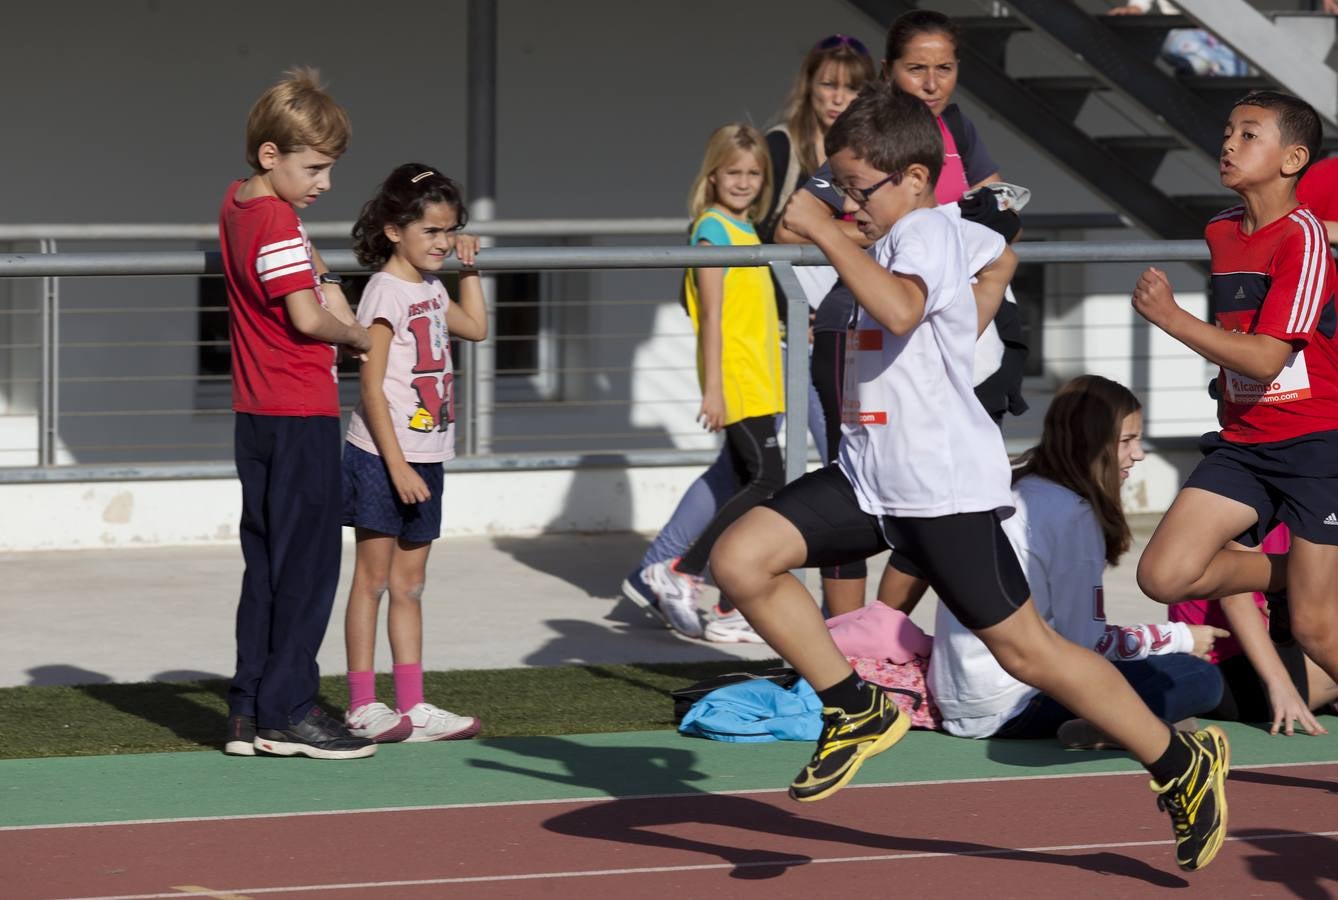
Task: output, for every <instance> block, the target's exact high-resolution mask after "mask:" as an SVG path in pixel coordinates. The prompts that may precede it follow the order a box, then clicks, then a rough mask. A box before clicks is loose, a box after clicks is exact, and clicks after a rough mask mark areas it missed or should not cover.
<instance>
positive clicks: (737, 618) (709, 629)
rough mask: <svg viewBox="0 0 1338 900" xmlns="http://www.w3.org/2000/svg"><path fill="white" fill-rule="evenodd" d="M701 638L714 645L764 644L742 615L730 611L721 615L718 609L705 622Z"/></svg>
mask: <svg viewBox="0 0 1338 900" xmlns="http://www.w3.org/2000/svg"><path fill="white" fill-rule="evenodd" d="M702 637H704V638H706V639H707V640H708V641H711V642H712V643H716V644H765V643H766V641H764V640H762V636H761V635H760V634H758V633H757V632H756V631H754V630H753V626H751V625H749V624H748V620H747V619H745V618H744V617H743V613H741V612H739V611H738V610H737V609H732V610H730V611H729V612H727V613H721V612H720V610H719V608H716V609H715V610H713V611H712V614H711V617H710V618H709V619H708V620H707V622H706V628H705V630H704V631H703V632H702Z"/></svg>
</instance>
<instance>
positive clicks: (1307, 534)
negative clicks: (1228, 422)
mask: <svg viewBox="0 0 1338 900" xmlns="http://www.w3.org/2000/svg"><path fill="white" fill-rule="evenodd" d="M1199 449H1200V450H1202V451H1203V459H1202V460H1200V461H1199V464H1198V465H1197V466H1195V467H1194V471H1193V472H1191V473H1190V475H1189V478H1188V480H1186V481H1185V487H1187V488H1191V487H1192V488H1199V489H1201V490H1205V491H1209V492H1211V493H1214V494H1217V495H1218V496H1221V497H1228V498H1230V499H1232V500H1235V501H1237V502H1238V503H1244V504H1245V505H1246V506H1249V507H1252V508H1253V509H1254V511H1255V512H1256V513H1257V514H1258V516H1259V521H1257V522H1256V523H1255V524H1254V525H1252V526H1251V527H1250V528H1248V529H1246V530H1245V531H1244V532H1242V533H1241V534H1240V535H1239V536H1237V537H1236V541H1237V542H1239V543H1241V544H1244V545H1245V546H1246V547H1257V546H1258V545H1259V542H1260V541H1261V540H1263V537H1264V535H1266V534H1268V533H1269V532H1270V531H1272V530H1273V528H1274V527H1275V526H1276V525H1277V523H1279V522H1285V523H1286V524H1287V527H1288V528H1290V529H1291V530H1292V534H1295V535H1297V536H1298V537H1301V538H1303V539H1304V540H1307V541H1310V543H1312V544H1329V545H1334V544H1338V431H1317V432H1315V433H1314V434H1306V435H1302V436H1301V437H1297V438H1292V439H1291V440H1287V441H1271V442H1268V443H1262V444H1235V443H1232V442H1231V441H1228V440H1224V439H1223V438H1222V436H1221V435H1220V434H1218V433H1217V432H1215V431H1212V432H1209V433H1208V434H1205V435H1204V436H1203V437H1202V438H1201V439H1200V440H1199Z"/></svg>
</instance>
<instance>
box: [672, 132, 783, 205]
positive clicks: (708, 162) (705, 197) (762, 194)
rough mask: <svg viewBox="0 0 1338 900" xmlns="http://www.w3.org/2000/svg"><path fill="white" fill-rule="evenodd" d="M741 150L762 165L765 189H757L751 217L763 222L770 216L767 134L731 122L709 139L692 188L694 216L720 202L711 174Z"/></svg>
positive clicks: (689, 193) (769, 166)
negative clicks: (717, 199)
mask: <svg viewBox="0 0 1338 900" xmlns="http://www.w3.org/2000/svg"><path fill="white" fill-rule="evenodd" d="M740 151H742V152H744V153H751V154H752V155H753V158H754V159H756V160H757V164H758V165H759V166H760V167H761V169H762V190H760V191H758V192H757V199H756V200H754V201H753V204H752V206H750V207H748V218H749V219H751V220H752V221H754V222H760V221H762V218H763V217H764V216H766V214H767V210H768V209H769V208H770V207H771V154H770V153H768V152H767V142H766V138H764V137H762V132H760V131H758V130H757V129H756V128H754V127H753V126H751V125H744V124H743V123H742V122H731V123H730V124H728V125H721V126H720V127H719V128H717V129H716V130H715V131H713V132H712V133H711V138H710V140H708V141H707V142H706V155H705V156H704V157H703V158H702V165H701V168H700V169H699V170H698V171H697V177H696V178H695V179H694V180H693V182H692V190H691V191H689V192H688V212H689V214H690V215H691V216H692V218H693V219H694V220H696V218H697V217H698V216H700V215H701V214H702V213H704V212H705V211H706V207H708V206H710V205H711V204H712V203H715V202H716V195H715V185H714V184H712V183H711V176H712V175H713V174H715V172H716V170H717V169H721V168H724V167H725V166H726V165H728V164H729V161H730V160H731V159H733V158H734V155H735V154H736V153H739V152H740Z"/></svg>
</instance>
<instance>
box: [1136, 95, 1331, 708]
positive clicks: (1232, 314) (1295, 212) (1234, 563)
mask: <svg viewBox="0 0 1338 900" xmlns="http://www.w3.org/2000/svg"><path fill="white" fill-rule="evenodd" d="M1319 141H1320V122H1319V117H1318V116H1317V115H1316V114H1315V111H1314V109H1312V108H1311V107H1310V106H1309V104H1307V103H1305V102H1304V101H1301V100H1298V99H1297V98H1295V97H1291V96H1288V95H1286V94H1281V93H1278V92H1275V91H1254V92H1252V93H1250V94H1247V95H1246V96H1244V97H1242V98H1241V99H1240V100H1239V101H1237V103H1236V106H1235V108H1234V109H1232V111H1231V118H1230V120H1229V121H1228V123H1227V127H1226V134H1225V137H1224V138H1223V141H1222V152H1221V162H1220V171H1221V180H1222V184H1224V185H1225V186H1227V187H1229V188H1231V189H1232V190H1233V191H1235V192H1236V193H1238V194H1240V196H1241V199H1242V200H1243V201H1244V203H1243V205H1241V206H1238V207H1235V208H1233V209H1229V210H1227V211H1225V212H1223V213H1220V214H1219V215H1217V216H1216V217H1215V218H1213V220H1212V221H1211V222H1209V224H1208V227H1207V229H1206V230H1205V237H1206V239H1207V241H1208V247H1209V249H1210V250H1211V251H1212V288H1211V290H1212V294H1211V297H1212V300H1211V308H1212V314H1213V318H1214V320H1215V323H1207V322H1203V321H1201V320H1199V319H1198V318H1196V317H1194V316H1193V315H1191V314H1190V313H1188V312H1186V311H1185V310H1183V309H1181V308H1180V307H1179V306H1177V305H1176V302H1175V297H1174V296H1173V295H1172V293H1171V286H1170V283H1169V282H1168V281H1167V279H1166V275H1165V273H1163V272H1161V271H1160V270H1158V269H1148V270H1147V271H1146V272H1144V273H1143V275H1142V277H1141V278H1139V281H1138V286H1137V287H1136V288H1135V290H1134V296H1133V305H1134V309H1136V310H1137V311H1138V312H1139V313H1140V314H1141V315H1142V316H1143V317H1144V318H1146V319H1147V320H1148V321H1149V322H1151V323H1152V324H1154V325H1156V326H1157V327H1158V328H1160V329H1162V330H1163V331H1165V332H1166V333H1167V334H1169V335H1171V337H1174V338H1176V339H1177V340H1179V341H1180V342H1182V343H1183V344H1185V345H1186V346H1188V347H1189V348H1190V349H1192V350H1194V351H1195V352H1197V353H1198V354H1199V355H1201V356H1203V357H1204V358H1205V359H1207V360H1209V361H1211V362H1214V363H1217V364H1218V365H1219V366H1220V367H1221V373H1220V375H1219V377H1218V380H1217V385H1216V387H1217V390H1218V397H1219V402H1220V404H1221V406H1220V419H1221V423H1222V430H1221V432H1220V433H1219V432H1214V433H1209V434H1207V435H1204V437H1203V440H1202V449H1203V453H1204V458H1203V460H1202V461H1201V462H1200V463H1199V464H1198V466H1197V467H1196V468H1195V469H1194V472H1193V473H1192V474H1191V475H1190V476H1189V479H1188V481H1186V482H1185V486H1184V488H1182V489H1181V491H1180V494H1179V495H1178V496H1177V497H1176V499H1175V502H1174V503H1173V504H1172V505H1171V509H1170V510H1169V511H1168V512H1167V513H1166V517H1165V518H1164V519H1163V520H1162V522H1161V524H1160V525H1159V526H1158V527H1157V531H1156V533H1155V534H1154V535H1153V536H1152V540H1151V542H1150V543H1149V544H1148V547H1147V550H1146V551H1145V552H1144V553H1143V558H1142V559H1141V560H1140V561H1139V565H1138V583H1139V586H1140V587H1141V588H1142V589H1143V590H1144V592H1145V593H1147V595H1148V596H1150V597H1152V598H1154V599H1156V600H1160V601H1162V602H1163V603H1174V602H1176V601H1179V600H1186V599H1190V598H1194V597H1226V596H1229V595H1232V594H1240V593H1246V592H1250V591H1265V592H1268V593H1270V594H1271V596H1270V602H1271V603H1274V604H1275V605H1276V606H1277V607H1278V608H1277V610H1276V612H1275V614H1274V616H1275V618H1277V619H1279V620H1280V622H1281V623H1285V622H1286V621H1287V613H1286V607H1287V606H1288V605H1289V606H1290V624H1291V630H1292V632H1293V633H1294V635H1295V637H1296V639H1297V640H1299V641H1300V643H1301V644H1302V646H1303V647H1304V649H1305V651H1306V654H1307V655H1309V656H1310V658H1311V659H1313V660H1314V661H1315V662H1316V663H1318V664H1319V665H1320V667H1321V668H1323V669H1324V670H1325V671H1326V672H1328V673H1329V675H1330V676H1334V675H1338V604H1335V603H1334V602H1333V596H1334V594H1335V593H1336V592H1338V342H1335V339H1334V338H1335V328H1338V311H1335V308H1334V288H1335V273H1334V263H1333V258H1332V256H1331V255H1330V252H1329V245H1328V241H1327V239H1326V236H1325V233H1324V226H1323V223H1321V222H1320V221H1319V219H1318V218H1317V217H1316V216H1315V215H1314V213H1312V212H1311V211H1310V210H1309V209H1308V208H1306V207H1305V206H1303V205H1300V204H1298V203H1297V201H1296V183H1297V179H1298V178H1299V177H1300V176H1301V174H1302V173H1303V172H1304V171H1305V169H1306V167H1307V166H1308V165H1309V163H1310V161H1311V160H1312V159H1314V158H1315V154H1316V151H1317V150H1318V147H1319ZM1278 522H1285V523H1286V524H1287V525H1288V526H1289V527H1290V528H1291V532H1292V548H1291V553H1290V557H1288V556H1285V555H1274V554H1264V553H1258V552H1252V551H1248V550H1247V548H1249V547H1254V546H1256V545H1257V544H1258V543H1259V541H1260V539H1261V538H1262V537H1263V536H1264V535H1265V534H1267V533H1268V532H1269V531H1271V530H1272V529H1273V527H1274V526H1275V525H1276V524H1277V523H1278ZM1283 724H1284V725H1285V726H1286V727H1287V728H1290V723H1289V722H1288V723H1283Z"/></svg>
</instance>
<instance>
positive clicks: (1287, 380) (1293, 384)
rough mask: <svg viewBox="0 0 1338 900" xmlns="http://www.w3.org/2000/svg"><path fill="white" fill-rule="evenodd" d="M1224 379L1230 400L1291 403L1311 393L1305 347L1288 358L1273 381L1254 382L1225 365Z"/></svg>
mask: <svg viewBox="0 0 1338 900" xmlns="http://www.w3.org/2000/svg"><path fill="white" fill-rule="evenodd" d="M1222 379H1223V381H1225V382H1226V384H1225V385H1224V387H1225V388H1226V398H1227V401H1228V402H1230V403H1292V402H1294V401H1296V400H1305V399H1307V398H1308V397H1309V396H1310V372H1309V371H1307V369H1306V365H1305V351H1304V350H1298V351H1296V352H1295V353H1293V354H1292V355H1291V356H1289V357H1287V364H1286V365H1285V366H1283V367H1282V371H1281V372H1279V373H1278V375H1277V377H1276V378H1274V379H1273V380H1272V381H1271V382H1263V381H1255V380H1254V379H1253V378H1247V377H1246V376H1244V375H1242V374H1240V373H1239V372H1233V371H1231V370H1230V369H1226V368H1224V369H1222Z"/></svg>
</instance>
